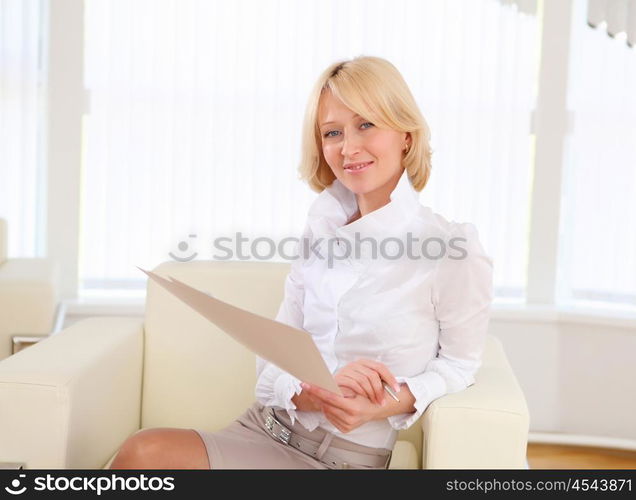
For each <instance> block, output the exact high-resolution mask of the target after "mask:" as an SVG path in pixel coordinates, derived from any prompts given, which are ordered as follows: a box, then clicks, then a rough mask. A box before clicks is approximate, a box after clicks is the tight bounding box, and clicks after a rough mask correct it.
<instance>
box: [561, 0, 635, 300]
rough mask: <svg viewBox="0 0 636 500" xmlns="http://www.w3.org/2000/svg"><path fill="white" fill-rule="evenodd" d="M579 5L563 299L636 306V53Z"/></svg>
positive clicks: (573, 61)
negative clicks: (591, 21)
mask: <svg viewBox="0 0 636 500" xmlns="http://www.w3.org/2000/svg"><path fill="white" fill-rule="evenodd" d="M575 7H576V9H575V12H574V15H575V19H574V22H573V32H572V36H573V38H572V43H571V47H572V56H571V66H570V77H569V91H568V108H569V109H570V110H571V113H572V130H571V133H570V135H569V136H568V142H567V153H566V156H567V159H566V177H565V182H564V196H563V204H562V207H563V210H562V212H563V220H562V231H561V245H562V248H561V251H560V270H561V277H560V280H559V284H560V286H561V290H560V296H561V301H562V302H563V303H574V302H576V303H580V304H585V305H587V306H593V305H594V303H597V304H603V306H607V305H611V304H612V303H614V304H623V305H626V304H627V305H632V306H636V95H634V89H636V51H635V50H634V49H630V48H629V47H628V46H627V45H626V44H625V43H624V42H623V41H621V40H619V39H613V38H610V37H608V36H607V34H605V33H604V32H603V31H602V30H601V29H591V28H590V27H588V26H587V24H586V21H585V19H586V18H585V16H586V11H585V6H584V5H583V6H582V5H581V3H579V2H577V3H575Z"/></svg>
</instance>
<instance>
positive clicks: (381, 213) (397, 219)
mask: <svg viewBox="0 0 636 500" xmlns="http://www.w3.org/2000/svg"><path fill="white" fill-rule="evenodd" d="M389 199H390V201H389V203H387V204H386V205H384V206H383V207H380V208H378V209H376V210H374V211H373V212H370V213H368V214H366V215H364V216H362V217H360V218H359V219H358V220H356V221H353V222H351V223H349V224H346V223H347V221H348V220H349V219H350V218H351V217H352V216H353V215H354V214H355V213H356V212H357V211H358V202H357V200H356V196H355V194H354V193H353V192H352V191H350V190H349V188H347V187H346V186H345V185H343V184H342V183H341V182H340V181H339V180H338V179H335V180H334V181H333V182H332V183H331V185H330V186H328V187H327V188H325V189H324V190H323V191H322V192H321V193H320V194H319V195H318V197H317V199H316V200H315V201H314V203H313V204H312V205H311V207H310V209H309V212H308V216H309V224H310V227H311V230H312V233H313V235H314V237H327V238H329V237H334V236H335V237H342V238H345V239H348V240H350V241H353V239H354V237H355V235H356V233H357V234H358V235H359V237H365V236H366V237H369V236H375V237H387V236H391V235H399V234H402V233H403V230H404V227H405V226H406V224H407V223H408V222H409V221H410V220H411V219H412V218H413V216H414V215H415V214H416V213H417V211H418V209H419V208H420V207H421V205H420V202H419V193H418V192H417V191H416V190H415V189H414V188H413V185H412V184H411V181H410V179H409V177H408V173H407V172H406V170H404V171H403V172H402V175H401V176H400V179H399V181H398V183H397V184H396V186H395V188H394V189H393V190H392V191H391V194H390V195H389ZM345 224H346V225H345Z"/></svg>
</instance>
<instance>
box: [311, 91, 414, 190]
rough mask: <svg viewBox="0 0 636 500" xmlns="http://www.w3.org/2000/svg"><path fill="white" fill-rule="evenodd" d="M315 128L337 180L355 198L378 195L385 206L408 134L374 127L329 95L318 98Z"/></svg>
mask: <svg viewBox="0 0 636 500" xmlns="http://www.w3.org/2000/svg"><path fill="white" fill-rule="evenodd" d="M329 122H331V123H329ZM318 126H319V129H320V135H321V138H322V152H323V155H324V157H325V160H326V161H327V164H328V165H329V167H330V168H331V170H332V171H333V173H334V175H335V176H336V178H337V179H338V180H339V181H340V182H341V183H342V184H344V185H345V186H346V187H347V188H349V190H351V191H353V192H354V193H355V194H356V195H374V197H375V195H378V196H380V197H383V198H384V197H386V199H387V202H388V196H389V194H390V192H391V190H392V189H393V188H394V187H395V185H396V184H397V181H398V180H399V178H400V175H401V174H402V172H403V167H402V157H403V156H402V155H403V150H404V147H405V145H406V144H407V143H408V142H407V138H408V140H410V138H409V134H408V133H406V132H397V131H395V130H386V129H380V128H378V127H376V126H375V125H374V124H373V123H370V122H369V121H368V120H366V119H365V118H364V117H361V116H356V114H355V113H354V112H353V111H352V110H351V109H349V108H348V107H346V106H345V105H344V104H343V102H342V101H341V100H340V99H338V98H337V97H335V96H334V95H333V94H332V93H331V92H330V91H325V92H324V93H323V95H322V96H321V98H320V103H319V107H318ZM408 144H410V143H408ZM368 162H372V163H371V164H370V165H369V166H366V167H362V168H361V169H360V170H358V171H356V170H354V169H350V168H347V167H348V166H349V165H350V164H354V165H355V164H359V163H368Z"/></svg>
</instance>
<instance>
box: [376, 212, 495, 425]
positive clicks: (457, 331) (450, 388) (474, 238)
mask: <svg viewBox="0 0 636 500" xmlns="http://www.w3.org/2000/svg"><path fill="white" fill-rule="evenodd" d="M456 237H460V238H465V240H461V241H464V243H463V244H462V245H461V248H464V249H465V252H464V253H463V254H457V253H456V252H451V255H450V256H448V255H447V256H446V257H445V258H444V259H442V260H441V261H440V262H439V263H438V265H437V268H436V271H435V273H436V274H435V276H434V279H433V286H432V302H433V306H434V309H435V315H436V318H437V320H438V322H439V349H438V354H437V357H435V358H434V359H432V360H431V361H430V363H428V365H427V366H426V369H425V370H424V372H422V373H420V374H418V375H415V376H413V377H396V379H397V381H398V382H399V383H406V384H407V385H408V388H409V389H410V391H411V393H412V394H413V396H414V397H415V412H414V413H407V414H400V415H393V416H391V417H389V418H388V420H389V423H390V424H391V426H392V427H393V428H394V429H397V430H399V429H407V428H408V427H410V426H411V425H412V424H413V423H414V422H416V421H417V419H418V418H419V417H420V416H421V415H422V413H423V412H424V410H426V408H427V407H428V405H429V404H430V403H431V402H432V401H434V400H435V399H437V398H439V397H441V396H443V395H445V394H450V393H454V392H459V391H461V390H463V389H465V388H467V387H468V386H470V385H472V384H473V383H474V382H475V374H476V372H477V370H478V368H479V367H480V366H481V357H482V353H483V350H484V345H485V342H486V335H487V331H488V323H489V320H490V307H491V304H492V299H493V262H492V259H491V258H490V257H489V256H488V255H486V253H485V252H484V249H483V248H482V246H481V244H480V242H479V238H478V234H477V229H476V228H475V226H474V225H473V224H470V223H463V224H457V225H456V226H455V228H454V230H453V231H451V235H450V238H456ZM455 241H456V242H457V241H459V240H455ZM458 247H459V244H458V243H455V244H454V245H453V248H458ZM458 257H459V258H458Z"/></svg>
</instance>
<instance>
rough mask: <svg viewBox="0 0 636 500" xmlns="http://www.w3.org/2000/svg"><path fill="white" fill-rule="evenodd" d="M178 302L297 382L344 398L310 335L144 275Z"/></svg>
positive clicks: (179, 284)
mask: <svg viewBox="0 0 636 500" xmlns="http://www.w3.org/2000/svg"><path fill="white" fill-rule="evenodd" d="M138 269H140V270H141V271H143V272H144V273H146V274H147V275H148V276H149V277H150V278H151V279H153V280H154V281H156V282H157V283H158V284H160V285H161V286H162V287H163V288H165V289H166V290H167V291H169V292H170V293H171V294H172V295H174V296H175V297H177V298H178V299H179V300H181V301H183V302H185V303H186V304H187V305H189V306H190V307H191V308H192V309H194V310H195V311H197V312H198V313H199V314H201V315H202V316H204V317H205V318H206V319H208V320H209V321H211V322H212V323H214V324H215V325H216V326H218V327H219V328H220V329H221V330H223V331H224V332H225V333H227V334H228V335H230V336H231V337H232V338H234V339H235V340H236V341H238V342H240V343H241V344H243V345H244V346H245V347H247V348H248V349H249V350H251V351H252V352H254V353H255V354H257V355H258V356H260V357H261V358H263V359H266V360H267V361H269V362H271V363H274V364H275V365H276V366H278V367H279V368H281V369H282V370H285V371H286V372H288V373H290V374H291V375H293V376H294V377H296V378H297V379H299V380H301V381H303V382H307V383H309V384H314V385H317V386H320V387H322V388H324V389H327V390H329V391H332V392H335V393H336V394H338V395H340V396H342V392H341V391H340V388H339V387H338V384H336V381H335V380H334V378H333V376H332V375H331V372H330V371H329V368H327V365H326V363H325V360H324V359H323V357H322V355H321V354H320V351H319V350H318V347H316V344H315V343H314V340H313V339H312V338H311V335H310V334H309V333H307V332H306V331H304V330H299V329H298V328H294V327H292V326H289V325H286V324H284V323H280V322H278V321H275V320H272V319H269V318H265V317H264V316H259V315H258V314H254V313H251V312H249V311H245V310H244V309H240V308H238V307H235V306H233V305H231V304H228V303H227V302H223V301H221V300H219V299H216V298H214V297H211V296H210V295H208V294H206V293H204V292H202V291H200V290H197V289H196V288H192V287H191V286H189V285H186V284H185V283H182V282H181V281H179V280H177V279H175V278H173V277H171V276H170V277H169V278H170V280H167V279H165V278H162V277H161V276H159V275H158V274H155V273H153V272H151V271H144V270H143V269H141V268H138Z"/></svg>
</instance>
